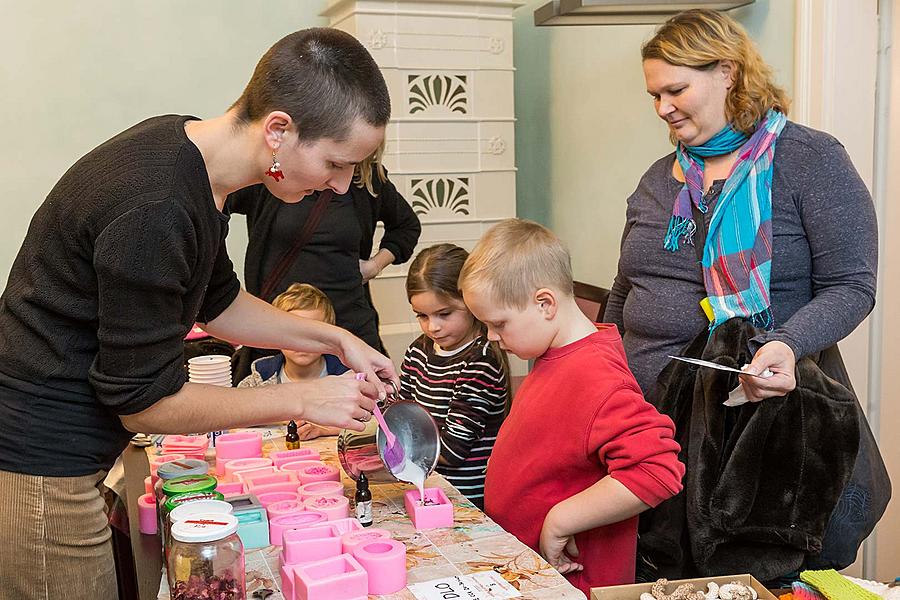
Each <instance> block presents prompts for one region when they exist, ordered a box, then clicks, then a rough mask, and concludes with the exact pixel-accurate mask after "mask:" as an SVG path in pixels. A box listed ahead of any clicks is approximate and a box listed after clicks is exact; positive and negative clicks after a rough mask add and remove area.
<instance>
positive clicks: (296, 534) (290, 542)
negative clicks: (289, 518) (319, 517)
mask: <svg viewBox="0 0 900 600" xmlns="http://www.w3.org/2000/svg"><path fill="white" fill-rule="evenodd" d="M281 552H282V559H283V561H284V564H286V565H299V564H302V563H308V562H313V561H317V560H322V559H325V558H332V557H334V556H338V555H340V554H341V536H339V535H337V533H336V532H335V531H334V529H332V528H331V527H330V526H327V525H325V526H311V527H304V528H303V529H288V530H285V532H284V534H283V539H282V550H281Z"/></svg>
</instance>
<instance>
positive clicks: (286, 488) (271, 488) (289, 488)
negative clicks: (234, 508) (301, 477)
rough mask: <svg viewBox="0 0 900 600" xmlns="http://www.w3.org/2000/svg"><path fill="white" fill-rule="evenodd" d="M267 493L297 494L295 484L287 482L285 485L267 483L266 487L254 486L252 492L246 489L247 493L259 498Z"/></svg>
mask: <svg viewBox="0 0 900 600" xmlns="http://www.w3.org/2000/svg"><path fill="white" fill-rule="evenodd" d="M269 492H290V493H292V494H296V493H297V482H296V481H288V482H286V483H269V484H267V485H257V486H254V487H253V489H252V490H250V489H248V493H252V494H255V495H257V496H259V495H260V494H268V493H269Z"/></svg>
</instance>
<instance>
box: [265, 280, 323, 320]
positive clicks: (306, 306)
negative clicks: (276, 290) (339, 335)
mask: <svg viewBox="0 0 900 600" xmlns="http://www.w3.org/2000/svg"><path fill="white" fill-rule="evenodd" d="M272 306H274V307H275V308H277V309H280V310H283V311H285V312H291V311H292V310H310V311H312V310H321V311H322V313H323V314H324V316H325V318H324V319H323V321H325V322H326V323H330V324H331V325H334V322H335V316H334V305H332V304H331V300H329V299H328V296H326V295H325V292H323V291H322V290H320V289H319V288H317V287H316V286H314V285H310V284H308V283H292V284H291V286H290V287H289V288H288V289H286V290H285V291H283V292H281V293H280V294H278V295H277V296H275V299H274V300H272Z"/></svg>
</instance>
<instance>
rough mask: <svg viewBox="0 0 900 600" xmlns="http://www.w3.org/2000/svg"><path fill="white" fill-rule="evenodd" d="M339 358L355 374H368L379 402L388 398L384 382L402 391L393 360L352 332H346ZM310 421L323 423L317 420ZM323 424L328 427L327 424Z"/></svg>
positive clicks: (367, 379) (341, 342) (367, 378)
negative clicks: (390, 383) (376, 391)
mask: <svg viewBox="0 0 900 600" xmlns="http://www.w3.org/2000/svg"><path fill="white" fill-rule="evenodd" d="M338 358H340V359H341V362H342V363H344V364H345V365H347V366H348V367H350V369H351V370H353V371H354V372H356V373H365V374H366V381H368V382H369V383H371V384H373V385H374V386H375V387H376V388H377V389H378V399H379V400H384V399H385V398H387V391H388V390H387V386H385V384H384V381H391V382H393V384H394V386H395V389H400V380H399V378H398V377H397V370H396V369H395V368H394V363H392V362H391V359H389V358H387V357H386V356H384V355H382V354H381V353H380V352H378V351H377V350H374V349H373V348H372V347H371V346H369V345H368V344H367V343H365V342H364V341H362V340H361V339H359V338H358V337H356V336H355V335H353V334H352V333H350V332H346V335H345V336H344V337H343V338H342V339H341V341H340V347H339V350H338ZM309 420H310V421H315V422H316V423H321V422H320V421H316V420H315V419H309ZM321 424H322V425H326V424H327V423H321Z"/></svg>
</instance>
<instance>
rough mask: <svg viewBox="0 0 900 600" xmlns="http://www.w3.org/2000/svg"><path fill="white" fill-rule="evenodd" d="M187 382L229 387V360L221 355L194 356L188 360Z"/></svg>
mask: <svg viewBox="0 0 900 600" xmlns="http://www.w3.org/2000/svg"><path fill="white" fill-rule="evenodd" d="M188 381H190V382H191V383H203V384H206V385H218V386H222V387H231V359H230V358H228V357H227V356H224V355H221V354H210V355H207V356H195V357H194V358H192V359H190V360H188Z"/></svg>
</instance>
